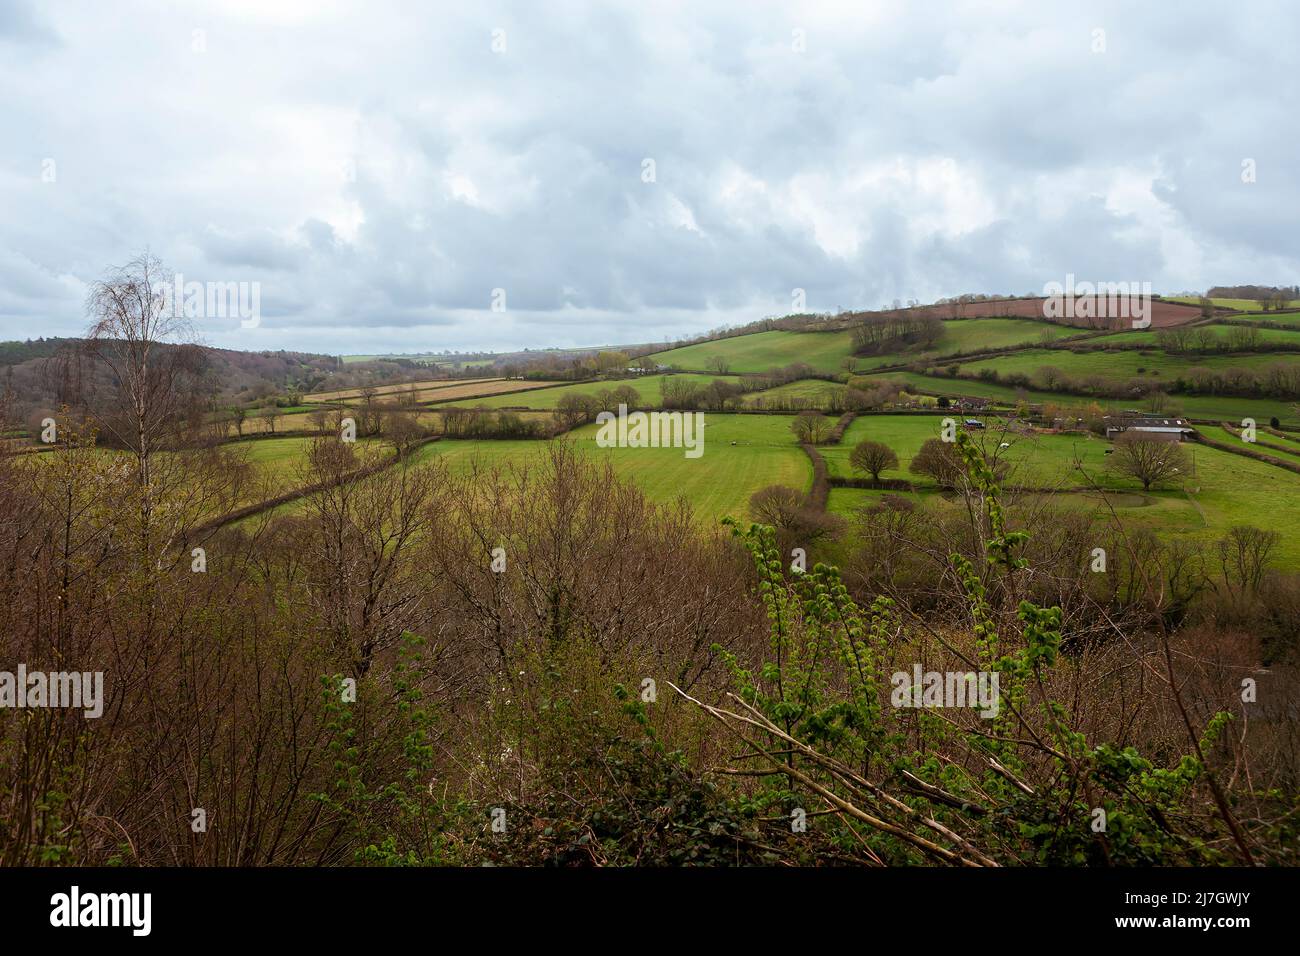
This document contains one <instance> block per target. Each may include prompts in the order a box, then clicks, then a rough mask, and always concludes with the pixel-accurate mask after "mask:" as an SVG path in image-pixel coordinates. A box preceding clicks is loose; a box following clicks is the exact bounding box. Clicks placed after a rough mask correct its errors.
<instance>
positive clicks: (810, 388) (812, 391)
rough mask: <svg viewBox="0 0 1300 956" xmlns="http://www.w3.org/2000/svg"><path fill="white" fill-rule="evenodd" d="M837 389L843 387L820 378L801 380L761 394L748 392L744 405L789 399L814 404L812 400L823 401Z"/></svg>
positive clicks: (766, 390) (765, 390)
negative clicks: (761, 401) (760, 401)
mask: <svg viewBox="0 0 1300 956" xmlns="http://www.w3.org/2000/svg"><path fill="white" fill-rule="evenodd" d="M837 389H838V390H841V391H842V390H843V389H844V386H843V385H840V384H837V383H835V382H828V381H826V380H825V379H822V378H801V379H798V380H797V381H794V382H787V383H786V384H784V385H778V386H777V387H776V388H768V389H764V390H763V391H761V392H750V393H749V394H748V395H746V396H745V404H746V405H755V404H757V403H758V402H759V400H763V401H788V400H790V399H799V400H801V401H806V402H814V400H819V399H824V398H825V397H826V395H827V394H828V393H830V392H834V391H835V390H837Z"/></svg>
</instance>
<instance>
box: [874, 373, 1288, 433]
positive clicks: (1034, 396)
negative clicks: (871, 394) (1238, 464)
mask: <svg viewBox="0 0 1300 956" xmlns="http://www.w3.org/2000/svg"><path fill="white" fill-rule="evenodd" d="M880 377H881V379H882V380H883V379H889V380H892V381H896V382H898V383H900V384H902V385H905V386H907V387H908V388H909V389H911V390H913V391H917V390H919V391H924V392H932V393H934V394H936V395H948V396H950V397H957V396H969V397H972V398H991V399H994V400H996V401H1001V402H1006V403H1008V404H1012V405H1014V404H1015V403H1016V402H1017V401H1018V400H1020V398H1022V397H1023V398H1024V400H1025V401H1027V402H1033V403H1036V404H1045V403H1053V404H1056V405H1061V406H1063V407H1083V406H1086V405H1088V404H1090V403H1091V402H1093V401H1094V399H1091V398H1087V397H1084V396H1081V395H1063V394H1058V393H1055V392H1044V391H1039V390H1035V389H1019V388H1014V387H1012V386H1010V385H998V384H995V383H993V382H982V381H979V380H969V379H952V378H947V377H943V376H937V375H921V374H919V373H916V372H885V373H882V374H881V376H880ZM1096 401H1097V403H1098V404H1099V405H1101V406H1102V407H1103V408H1138V409H1142V408H1144V407H1145V406H1144V405H1143V404H1142V403H1141V402H1137V403H1124V402H1120V401H1112V400H1104V401H1103V400H1096ZM1169 404H1170V405H1171V406H1173V407H1177V408H1178V409H1179V410H1180V411H1179V414H1182V415H1186V416H1188V417H1190V418H1209V419H1226V420H1229V421H1241V419H1243V418H1254V419H1255V420H1256V421H1257V422H1267V421H1268V420H1269V419H1270V418H1271V417H1274V416H1276V417H1277V419H1278V420H1279V421H1281V422H1285V423H1292V424H1300V412H1298V411H1297V410H1296V409H1295V407H1293V406H1292V405H1291V404H1290V403H1289V402H1283V401H1279V400H1276V399H1267V398H1236V397H1234V396H1230V395H1173V396H1170V399H1169Z"/></svg>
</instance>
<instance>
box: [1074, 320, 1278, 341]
mask: <svg viewBox="0 0 1300 956" xmlns="http://www.w3.org/2000/svg"><path fill="white" fill-rule="evenodd" d="M1297 318H1300V316H1297ZM1204 328H1208V329H1209V330H1210V331H1211V332H1213V333H1214V337H1215V338H1216V339H1217V340H1219V341H1224V340H1226V339H1228V338H1229V336H1230V335H1231V333H1232V328H1233V327H1232V326H1230V325H1210V326H1205V327H1204ZM1196 331H1198V332H1199V331H1200V329H1199V328H1198V329H1197V330H1196ZM1257 334H1258V336H1259V343H1260V345H1262V346H1268V345H1270V344H1276V345H1289V346H1300V323H1297V325H1296V329H1295V331H1291V330H1290V329H1259V331H1258V332H1257ZM1087 344H1088V345H1125V346H1128V345H1132V346H1146V347H1148V348H1155V347H1157V346H1159V344H1160V334H1159V333H1158V332H1153V331H1151V330H1150V329H1146V330H1142V331H1138V330H1131V331H1128V332H1115V333H1113V334H1111V335H1099V336H1097V337H1096V338H1092V339H1088V340H1087Z"/></svg>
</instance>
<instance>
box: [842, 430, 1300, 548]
mask: <svg viewBox="0 0 1300 956" xmlns="http://www.w3.org/2000/svg"><path fill="white" fill-rule="evenodd" d="M939 420H940V419H939V418H937V417H932V416H890V415H879V416H877V415H872V416H863V417H861V418H859V419H857V420H856V421H855V422H854V423H853V425H851V426H850V427H849V430H848V431H847V432H846V433H845V436H844V441H843V442H842V444H841V445H840V446H832V447H826V448H823V449H822V454H823V456H824V457H825V458H826V460H827V463H828V465H829V467H830V470H831V473H832V474H833V475H848V474H851V473H852V472H851V469H850V468H849V466H848V455H849V453H850V452H851V451H852V448H853V445H854V444H856V443H857V442H859V441H862V440H864V439H866V438H871V439H873V440H877V441H883V442H885V443H886V444H888V445H890V447H892V448H893V449H894V450H895V452H896V453H897V454H898V457H899V460H900V468H899V469H898V470H896V471H890V472H885V473H884V475H883V476H882V477H886V478H889V477H905V478H909V479H911V480H913V481H914V483H915V484H916V485H917V489H918V491H917V493H916V494H915V495H912V496H911V497H913V498H915V499H917V500H923V501H925V502H927V503H932V502H933V500H934V499H935V498H937V497H939V496H938V493H937V491H936V490H935V489H934V487H933V485H932V484H931V483H929V482H927V481H924V480H919V481H918V480H916V476H914V475H910V474H908V473H907V466H908V464H909V462H910V461H911V458H912V457H913V456H914V455H915V453H916V451H917V449H918V448H920V445H921V442H922V441H924V440H925V439H926V438H931V437H937V434H938V427H939V424H938V423H939ZM986 421H988V423H989V424H990V425H992V424H993V420H992V419H987V420H986ZM1202 430H1203V431H1204V432H1205V433H1206V434H1207V435H1208V436H1209V437H1211V438H1214V439H1215V440H1217V441H1222V442H1226V443H1239V442H1240V441H1241V440H1240V439H1239V438H1237V437H1235V436H1233V435H1230V434H1229V433H1227V432H1226V431H1224V430H1223V429H1222V428H1218V427H1216V426H1206V427H1205V428H1203V429H1202ZM984 437H985V440H986V442H987V443H988V444H989V445H990V446H991V448H990V450H992V447H996V444H1000V440H999V436H998V435H997V434H996V432H995V430H994V429H993V428H990V431H989V433H986V435H985V436H984ZM1260 437H1261V440H1265V441H1274V436H1265V435H1264V434H1262V433H1261V436H1260ZM1006 441H1008V442H1009V443H1010V445H1011V447H1010V448H1008V449H999V450H998V452H997V453H998V454H1000V455H1002V456H1003V457H1004V459H1005V460H1006V461H1008V462H1009V463H1010V464H1011V472H1010V477H1009V479H1008V481H1007V485H1008V486H1012V485H1015V484H1024V485H1028V486H1032V487H1038V488H1047V487H1060V488H1069V487H1084V486H1090V485H1092V483H1094V482H1095V483H1096V485H1097V486H1099V487H1100V488H1102V489H1105V490H1106V492H1107V498H1108V500H1109V501H1110V504H1111V505H1113V506H1114V507H1115V509H1116V512H1117V513H1118V514H1119V515H1120V517H1121V519H1122V520H1123V521H1124V523H1125V525H1126V526H1128V527H1148V528H1151V529H1152V530H1154V531H1156V532H1157V533H1160V534H1162V535H1177V536H1186V537H1189V538H1191V539H1193V540H1195V541H1198V542H1202V543H1205V544H1207V545H1208V544H1210V543H1211V542H1213V541H1215V540H1217V539H1218V538H1220V537H1221V536H1222V535H1224V534H1225V533H1226V532H1227V531H1228V530H1229V529H1230V528H1232V527H1233V526H1234V525H1238V524H1247V525H1253V526H1255V527H1261V528H1269V529H1273V530H1276V531H1279V532H1281V533H1282V535H1283V538H1282V541H1281V543H1280V544H1279V547H1278V551H1277V554H1276V558H1277V560H1278V561H1279V562H1281V563H1288V562H1292V563H1293V562H1294V561H1296V560H1297V559H1300V533H1296V532H1295V531H1294V530H1293V529H1296V528H1300V523H1298V522H1300V475H1296V474H1293V473H1290V472H1287V471H1285V470H1284V469H1281V468H1277V467H1275V466H1273V465H1269V464H1265V463H1263V462H1257V461H1253V460H1251V459H1249V458H1245V457H1243V456H1240V455H1234V454H1230V453H1228V452H1224V451H1219V450H1218V449H1215V448H1210V447H1208V446H1204V445H1194V444H1189V445H1187V446H1185V448H1186V452H1187V455H1188V458H1189V460H1190V461H1189V467H1188V469H1187V472H1188V473H1187V475H1186V476H1184V477H1183V478H1182V479H1181V480H1180V481H1179V482H1178V483H1177V484H1176V485H1172V486H1165V487H1160V488H1157V489H1154V490H1152V491H1150V492H1143V491H1142V488H1141V485H1140V484H1139V483H1138V482H1136V481H1135V480H1133V479H1131V478H1121V477H1119V476H1116V475H1114V474H1113V473H1111V472H1110V471H1109V470H1108V468H1107V457H1106V454H1105V451H1106V449H1107V447H1109V445H1110V443H1109V442H1107V441H1105V440H1104V439H1101V438H1097V437H1092V436H1076V435H1041V436H1036V437H1017V436H1008V437H1007V438H1006ZM1277 443H1278V444H1281V443H1282V442H1277ZM1296 447H1297V460H1300V444H1297V446H1296ZM1257 450H1260V451H1263V452H1265V453H1266V454H1276V455H1277V457H1279V458H1283V459H1286V458H1287V457H1288V456H1287V455H1285V454H1280V453H1275V452H1271V451H1270V450H1269V449H1257ZM1076 460H1077V461H1078V462H1079V463H1081V464H1082V466H1083V468H1084V472H1086V476H1087V477H1085V474H1084V472H1080V471H1078V470H1077V468H1076V466H1075V462H1076ZM882 494H884V492H880V491H874V490H865V489H855V488H836V489H833V490H832V492H831V499H830V509H831V510H832V511H834V512H836V513H838V514H842V515H850V514H852V512H853V511H855V510H856V509H858V508H861V507H863V506H865V505H868V504H870V503H872V502H873V501H875V500H877V499H878V498H879V497H880V496H881V495H882ZM1052 501H1053V502H1054V503H1060V504H1066V505H1070V506H1072V507H1081V508H1089V509H1098V508H1101V507H1102V505H1103V502H1102V500H1101V499H1100V497H1099V496H1098V495H1097V493H1095V492H1086V493H1081V492H1072V493H1061V494H1054V495H1052ZM1207 557H1209V556H1208V555H1207Z"/></svg>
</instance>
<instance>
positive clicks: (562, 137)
mask: <svg viewBox="0 0 1300 956" xmlns="http://www.w3.org/2000/svg"><path fill="white" fill-rule="evenodd" d="M296 9H297V8H296V7H295V6H289V7H286V8H271V7H267V8H265V9H263V8H259V7H257V6H255V5H247V4H227V3H225V2H222V0H211V2H209V3H207V4H204V5H202V6H199V7H196V8H194V9H192V10H180V9H177V8H166V9H164V10H162V11H161V12H160V11H159V10H157V9H156V8H154V7H153V6H151V5H148V4H146V3H144V2H143V0H141V2H139V3H130V2H124V3H123V4H115V5H113V6H112V8H111V9H109V8H100V7H96V6H90V5H85V6H80V7H77V8H75V10H74V9H69V8H64V7H53V8H49V9H48V10H42V12H41V13H40V14H39V16H38V15H37V14H36V13H35V12H34V10H35V7H32V6H30V5H21V6H20V5H17V4H9V5H6V7H5V8H4V11H3V12H0V43H3V44H5V47H4V48H5V49H6V50H7V51H13V50H17V51H18V53H19V54H20V55H18V56H6V57H0V104H3V105H0V123H3V127H0V128H4V129H5V130H6V132H7V133H8V134H9V135H8V136H6V138H5V139H4V140H0V205H2V206H3V208H5V210H6V215H5V216H4V217H3V219H0V338H4V337H22V336H27V335H31V334H36V333H38V332H41V333H44V334H69V333H75V332H77V331H79V330H81V329H82V328H83V327H84V325H85V318H84V316H83V315H82V314H81V308H82V298H81V296H80V294H79V292H78V280H80V281H82V282H84V281H88V280H90V279H93V278H95V277H97V276H98V275H100V274H101V273H102V272H103V271H104V269H105V268H106V267H108V266H110V265H112V264H114V263H121V262H124V261H126V260H127V259H129V258H130V257H131V256H132V255H133V254H135V253H136V252H138V251H139V250H140V249H141V248H143V247H145V246H149V247H150V248H151V249H152V250H153V251H154V252H155V253H157V254H159V255H161V256H162V257H163V258H164V259H165V260H166V261H168V262H169V263H170V264H171V265H172V266H173V267H174V268H176V269H177V270H178V271H181V272H183V273H184V274H185V275H186V277H187V278H209V277H211V278H215V279H219V280H227V281H228V280H231V279H236V280H248V281H259V282H261V283H262V288H263V301H262V305H263V311H264V321H263V323H262V326H261V327H260V328H259V329H256V330H236V331H229V330H226V329H213V330H212V331H211V335H210V338H211V339H212V340H213V344H219V345H231V346H232V347H245V348H279V347H285V348H313V349H320V350H326V351H378V350H392V349H401V348H408V349H410V350H426V349H437V348H443V347H450V348H471V347H477V346H490V347H497V348H506V347H523V346H533V347H538V346H546V345H557V346H567V345H580V344H585V343H590V342H593V341H598V342H616V341H648V340H656V339H660V338H665V337H669V336H676V335H682V334H688V333H690V332H692V331H702V330H704V329H707V328H710V327H713V326H716V325H719V324H721V323H724V322H738V321H746V320H749V319H753V318H758V317H761V316H762V315H766V314H778V313H780V312H783V311H785V310H787V309H788V308H789V305H790V294H791V289H793V288H795V287H799V288H803V289H805V290H806V292H807V296H808V304H809V306H810V307H811V308H814V309H833V308H836V307H845V308H859V307H874V306H879V305H881V304H884V303H887V302H889V301H891V300H892V299H894V298H902V299H907V298H911V297H917V298H922V299H928V298H932V297H936V296H941V295H951V294H956V293H959V292H968V291H1007V292H1028V291H1034V290H1036V289H1041V287H1042V285H1043V283H1044V282H1046V281H1049V280H1058V281H1059V280H1061V279H1063V277H1064V275H1065V273H1066V272H1074V273H1076V274H1077V275H1079V276H1081V277H1084V276H1086V277H1089V278H1094V279H1123V278H1137V279H1146V280H1149V281H1152V282H1153V283H1154V284H1155V285H1156V287H1157V288H1158V289H1164V290H1167V291H1177V290H1182V289H1186V288H1203V287H1204V286H1205V285H1208V284H1211V283H1219V282H1223V283H1228V282H1247V281H1264V282H1271V281H1277V282H1282V281H1285V282H1293V281H1295V278H1294V272H1295V269H1296V267H1297V265H1298V264H1300V247H1298V245H1297V244H1298V243H1300V239H1297V237H1296V236H1295V231H1294V228H1293V226H1292V224H1291V223H1290V222H1289V221H1288V220H1289V216H1290V211H1291V210H1292V209H1294V208H1295V206H1296V202H1297V200H1298V199H1300V172H1298V170H1300V164H1297V159H1298V157H1297V156H1296V149H1297V147H1295V146H1294V145H1293V137H1290V136H1289V135H1288V131H1289V122H1290V113H1291V104H1293V103H1294V102H1295V101H1296V99H1297V96H1296V94H1297V92H1300V91H1297V89H1296V85H1297V82H1298V81H1297V79H1296V77H1295V73H1296V71H1295V70H1294V68H1293V66H1292V64H1291V63H1290V57H1289V53H1290V51H1289V49H1288V48H1287V46H1286V44H1285V43H1284V42H1281V38H1284V37H1289V36H1292V35H1294V34H1295V33H1296V29H1297V27H1298V26H1300V12H1297V11H1294V10H1292V9H1291V8H1289V7H1288V6H1286V5H1283V4H1278V3H1255V2H1246V3H1242V4H1236V5H1234V7H1233V8H1232V10H1231V11H1225V10H1224V9H1223V8H1222V6H1221V5H1219V4H1212V3H1208V2H1207V3H1189V4H1180V5H1179V9H1178V16H1177V17H1171V16H1170V15H1169V13H1168V11H1167V9H1165V8H1162V7H1154V6H1153V7H1149V8H1143V7H1139V8H1136V9H1134V8H1132V7H1130V6H1129V5H1124V4H1119V3H1100V4H1096V5H1093V6H1091V7H1089V8H1088V9H1086V10H1084V9H1082V8H1079V7H1078V6H1077V5H1074V4H1069V3H1064V2H1062V3H1039V2H1032V3H1031V2H1027V0H1026V2H1023V3H1012V4H1006V5H1002V6H1000V7H999V9H998V11H997V12H988V11H987V10H984V9H976V8H974V7H968V6H966V5H960V4H953V5H949V6H947V7H945V8H944V9H942V10H941V11H940V10H932V9H930V8H928V7H919V6H918V7H914V8H913V7H903V8H899V9H894V10H888V9H885V10H877V9H874V8H863V7H861V5H859V4H856V3H846V4H843V5H834V4H827V5H819V6H814V7H810V8H794V7H791V8H788V9H785V8H782V7H779V6H775V5H753V4H747V3H742V2H734V3H723V4H718V5H710V6H707V7H705V8H701V9H698V10H697V9H695V8H687V7H682V8H663V7H661V6H659V5H644V6H636V5H629V6H614V5H608V4H602V3H597V2H594V0H593V2H576V0H575V2H572V3H566V4H561V5H558V6H548V7H546V8H545V9H543V8H541V7H537V8H533V7H524V6H519V5H494V4H491V3H488V4H484V5H474V6H473V8H472V9H471V8H467V9H455V10H451V11H450V12H448V11H447V10H442V11H438V12H436V13H435V12H433V11H428V12H421V11H419V10H418V9H416V8H413V7H411V6H410V5H407V4H399V3H396V2H388V3H384V2H380V3H367V4H361V3H357V4H355V5H339V6H335V5H324V6H322V7H321V8H320V9H318V10H317V9H312V8H310V7H306V6H304V7H303V8H302V10H303V12H302V14H301V15H296V14H295V13H294V11H295V10H296ZM196 27H198V28H202V29H204V30H205V31H206V33H205V37H206V50H205V51H204V52H196V51H195V50H194V49H193V48H192V44H191V40H192V31H193V30H194V29H195V28H196ZM496 28H503V29H504V30H505V31H506V42H507V51H506V52H505V53H504V54H494V53H493V52H492V50H491V48H490V43H491V31H492V30H493V29H496ZM1098 28H1100V29H1104V30H1105V36H1106V51H1105V52H1104V53H1093V52H1092V50H1091V48H1090V44H1091V42H1092V36H1093V35H1092V31H1093V30H1094V29H1098ZM795 29H799V30H802V31H804V37H805V41H806V49H805V50H804V52H796V51H795V50H794V49H793V48H792V42H791V41H792V31H793V30H795ZM56 40H57V42H55V41H56ZM123 45H127V46H129V48H130V49H131V50H132V51H134V52H133V55H132V56H129V57H123V56H117V55H114V54H113V51H114V50H116V49H120V48H121V47H122V46H123ZM24 52H27V53H30V54H32V55H28V56H23V55H21V54H22V53H24ZM45 156H53V157H54V158H56V159H57V161H58V169H59V176H58V180H57V182H54V183H42V182H41V181H40V179H39V175H40V161H41V159H42V157H45ZM1245 157H1253V158H1254V159H1256V161H1257V163H1258V181H1257V182H1256V183H1254V184H1250V185H1247V184H1243V183H1242V182H1241V181H1240V163H1241V160H1242V159H1243V158H1245ZM646 158H651V159H653V160H654V162H655V169H656V180H657V181H656V182H654V183H645V182H642V180H641V164H642V161H643V160H644V159H646ZM495 288H504V289H505V290H506V294H507V298H508V304H509V311H508V313H506V314H505V315H502V314H500V313H492V312H490V311H488V305H489V300H490V296H491V294H492V290H493V289H495ZM33 318H35V319H36V322H35V323H34V322H33ZM34 325H35V326H37V328H34Z"/></svg>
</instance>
